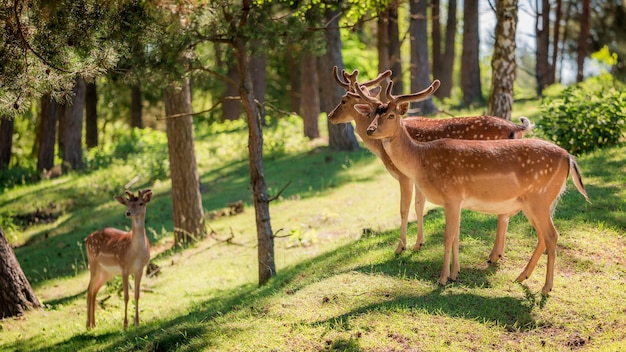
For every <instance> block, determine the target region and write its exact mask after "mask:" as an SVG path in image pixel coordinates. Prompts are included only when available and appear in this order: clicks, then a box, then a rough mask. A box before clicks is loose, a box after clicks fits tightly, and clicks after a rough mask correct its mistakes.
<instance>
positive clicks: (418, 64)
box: [394, 0, 437, 115]
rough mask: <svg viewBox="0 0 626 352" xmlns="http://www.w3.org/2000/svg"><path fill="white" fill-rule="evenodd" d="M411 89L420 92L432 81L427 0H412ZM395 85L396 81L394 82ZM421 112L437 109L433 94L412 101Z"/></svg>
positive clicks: (431, 111)
mask: <svg viewBox="0 0 626 352" xmlns="http://www.w3.org/2000/svg"><path fill="white" fill-rule="evenodd" d="M410 7H411V24H410V26H409V33H410V37H411V91H412V92H418V91H420V90H422V89H425V88H427V87H428V86H429V85H430V83H431V80H430V65H429V62H428V33H427V24H428V23H427V17H426V8H427V1H426V0H411V6H410ZM394 85H395V82H394ZM412 106H413V108H417V109H419V110H420V114H422V115H429V114H432V113H433V112H435V111H437V107H436V106H435V103H434V102H433V99H432V96H430V97H428V99H426V100H423V101H420V102H417V103H415V102H414V103H412Z"/></svg>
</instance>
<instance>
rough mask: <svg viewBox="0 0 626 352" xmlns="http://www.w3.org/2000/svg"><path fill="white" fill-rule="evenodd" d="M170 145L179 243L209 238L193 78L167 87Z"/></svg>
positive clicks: (166, 103)
mask: <svg viewBox="0 0 626 352" xmlns="http://www.w3.org/2000/svg"><path fill="white" fill-rule="evenodd" d="M165 114H166V115H167V116H175V117H171V118H168V119H166V132H167V146H168V151H169V160H170V174H171V178H172V209H173V217H174V240H175V243H176V244H183V243H190V242H194V241H197V240H198V239H201V238H204V237H206V226H205V219H204V210H203V208H202V198H201V194H200V179H199V176H198V167H197V164H196V152H195V150H194V139H193V120H192V117H191V115H183V116H181V114H191V92H190V88H189V80H185V81H184V82H183V85H182V87H178V89H177V88H175V87H169V88H168V89H166V90H165Z"/></svg>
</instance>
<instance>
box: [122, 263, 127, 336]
mask: <svg viewBox="0 0 626 352" xmlns="http://www.w3.org/2000/svg"><path fill="white" fill-rule="evenodd" d="M122 288H123V289H124V329H126V328H128V274H126V273H124V274H122Z"/></svg>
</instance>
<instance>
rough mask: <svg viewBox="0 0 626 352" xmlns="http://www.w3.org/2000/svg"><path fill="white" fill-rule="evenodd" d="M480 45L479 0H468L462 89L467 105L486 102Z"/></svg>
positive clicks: (464, 15)
mask: <svg viewBox="0 0 626 352" xmlns="http://www.w3.org/2000/svg"><path fill="white" fill-rule="evenodd" d="M478 47H479V36H478V0H466V1H465V2H464V5H463V52H462V53H461V89H462V90H463V103H464V104H465V105H470V104H472V103H478V104H482V103H483V102H484V98H483V95H482V85H481V82H480V62H479V55H478V54H479V53H478Z"/></svg>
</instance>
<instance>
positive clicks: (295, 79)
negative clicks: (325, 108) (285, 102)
mask: <svg viewBox="0 0 626 352" xmlns="http://www.w3.org/2000/svg"><path fill="white" fill-rule="evenodd" d="M300 60H301V58H300V53H299V52H297V51H296V49H295V46H294V45H292V44H290V48H289V49H288V50H287V58H286V61H287V71H288V72H289V82H290V87H291V89H289V97H290V99H291V111H293V112H298V111H300V100H301V99H302V94H301V91H302V88H301V84H302V72H301V71H300ZM311 71H312V70H311V68H310V67H307V70H306V71H305V72H307V73H309V72H311ZM318 99H319V96H318ZM318 109H319V107H318Z"/></svg>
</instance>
